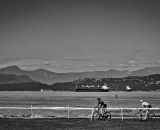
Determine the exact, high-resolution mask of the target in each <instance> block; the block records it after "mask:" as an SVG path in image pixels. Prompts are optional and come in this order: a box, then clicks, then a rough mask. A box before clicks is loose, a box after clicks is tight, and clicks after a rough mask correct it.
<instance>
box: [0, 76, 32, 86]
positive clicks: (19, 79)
mask: <svg viewBox="0 0 160 130" xmlns="http://www.w3.org/2000/svg"><path fill="white" fill-rule="evenodd" d="M25 82H35V81H34V80H32V79H31V78H29V77H28V76H25V75H21V76H17V75H14V74H0V84H14V83H25Z"/></svg>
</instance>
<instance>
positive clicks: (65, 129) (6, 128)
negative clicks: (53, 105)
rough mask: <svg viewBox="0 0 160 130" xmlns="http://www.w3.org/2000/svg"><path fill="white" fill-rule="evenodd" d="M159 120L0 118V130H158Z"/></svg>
mask: <svg viewBox="0 0 160 130" xmlns="http://www.w3.org/2000/svg"><path fill="white" fill-rule="evenodd" d="M159 121H160V120H156V121H154V122H152V121H147V122H144V121H143V122H140V121H133V120H125V121H123V122H122V121H121V120H118V119H115V120H111V121H91V122H90V120H89V119H86V118H85V119H66V118H54V119H30V120H28V119H0V126H1V128H0V129H1V130H159V129H160V123H159Z"/></svg>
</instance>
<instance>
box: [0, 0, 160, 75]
mask: <svg viewBox="0 0 160 130" xmlns="http://www.w3.org/2000/svg"><path fill="white" fill-rule="evenodd" d="M159 7H160V1H159V0H0V68H3V67H6V66H10V65H17V66H19V67H20V68H21V69H25V70H35V69H46V70H49V71H53V72H59V73H61V72H81V71H103V70H109V69H118V70H129V71H133V70H136V69H140V68H143V67H147V66H159V65H160V51H159V49H160V13H159V12H160V8H159Z"/></svg>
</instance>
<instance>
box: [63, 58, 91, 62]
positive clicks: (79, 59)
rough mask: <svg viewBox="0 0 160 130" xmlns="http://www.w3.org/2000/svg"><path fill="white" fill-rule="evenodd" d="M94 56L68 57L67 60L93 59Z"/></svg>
mask: <svg viewBox="0 0 160 130" xmlns="http://www.w3.org/2000/svg"><path fill="white" fill-rule="evenodd" d="M92 59H93V58H92V57H67V58H65V60H70V61H76V62H77V61H80V62H81V61H91V60H92Z"/></svg>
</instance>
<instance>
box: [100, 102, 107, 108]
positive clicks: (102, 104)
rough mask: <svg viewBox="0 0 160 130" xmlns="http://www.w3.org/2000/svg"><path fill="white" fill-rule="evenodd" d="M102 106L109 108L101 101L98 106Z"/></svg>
mask: <svg viewBox="0 0 160 130" xmlns="http://www.w3.org/2000/svg"><path fill="white" fill-rule="evenodd" d="M99 105H100V107H104V108H105V107H107V105H106V104H105V103H104V102H103V101H102V100H100V101H98V106H99Z"/></svg>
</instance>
